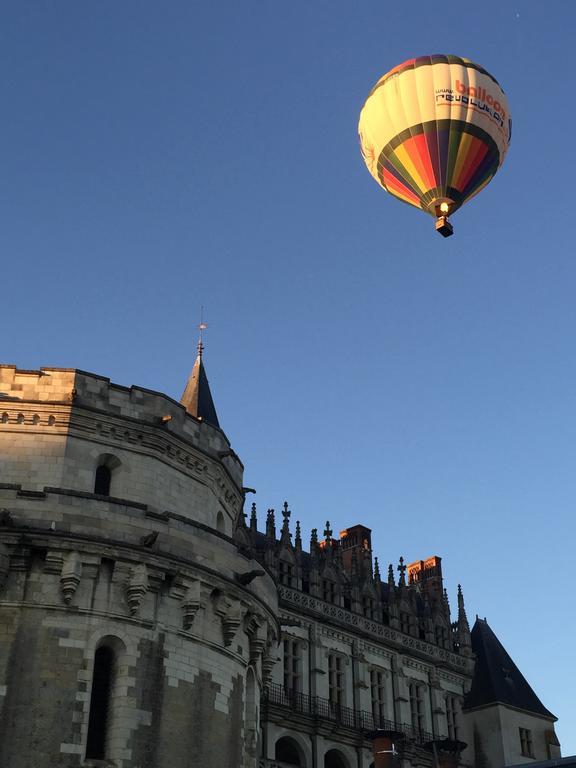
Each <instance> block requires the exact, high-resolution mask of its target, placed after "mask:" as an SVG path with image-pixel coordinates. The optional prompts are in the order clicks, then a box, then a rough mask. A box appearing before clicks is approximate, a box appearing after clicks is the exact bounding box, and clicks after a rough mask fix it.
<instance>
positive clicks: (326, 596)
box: [322, 579, 336, 603]
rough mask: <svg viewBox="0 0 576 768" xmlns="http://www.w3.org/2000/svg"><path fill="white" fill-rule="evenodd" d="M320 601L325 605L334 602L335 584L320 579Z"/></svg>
mask: <svg viewBox="0 0 576 768" xmlns="http://www.w3.org/2000/svg"><path fill="white" fill-rule="evenodd" d="M322 600H325V601H326V602H327V603H335V602H336V584H334V582H333V581H330V579H322Z"/></svg>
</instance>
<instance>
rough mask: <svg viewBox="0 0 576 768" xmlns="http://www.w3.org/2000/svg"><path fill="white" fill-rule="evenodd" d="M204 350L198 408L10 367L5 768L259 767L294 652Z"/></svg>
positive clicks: (4, 562) (2, 518)
mask: <svg viewBox="0 0 576 768" xmlns="http://www.w3.org/2000/svg"><path fill="white" fill-rule="evenodd" d="M201 351H202V350H201V348H200V351H199V356H198V359H197V360H196V364H195V366H194V370H193V372H192V375H191V377H190V380H189V382H188V384H187V387H186V390H185V392H184V395H183V397H182V401H181V403H178V402H176V401H174V400H172V399H170V398H169V397H167V396H165V395H162V394H159V393H157V392H152V391H150V390H146V389H141V388H139V387H130V388H127V387H122V386H117V385H115V384H111V383H110V381H109V380H108V379H106V378H103V377H101V376H96V375H94V374H90V373H85V372H83V371H78V370H70V369H56V368H43V369H41V370H40V371H27V370H17V369H16V368H15V367H14V366H0V765H2V766H10V768H55V766H62V767H63V768H76V767H77V766H89V765H91V766H115V767H116V768H196V767H197V768H211V767H212V766H214V768H216V767H218V768H239V767H241V766H242V767H244V768H248V766H250V768H253V766H255V765H256V764H257V754H258V740H259V725H258V724H259V712H258V706H259V701H260V690H261V688H262V685H263V681H265V679H266V677H267V675H268V674H269V673H270V670H271V667H272V664H273V658H274V648H275V645H276V642H277V638H278V624H277V619H276V614H277V593H276V588H275V585H274V582H273V580H272V578H271V577H270V576H269V574H268V573H267V572H266V571H265V570H264V569H263V567H262V566H261V565H260V564H258V563H257V562H255V561H253V560H251V559H250V556H249V555H247V554H246V551H244V550H242V548H241V547H239V546H238V544H236V543H235V541H234V539H233V533H234V530H235V526H236V525H237V523H238V519H239V516H241V515H242V514H243V503H244V494H243V488H242V472H243V467H242V464H241V462H240V460H239V459H238V457H237V456H236V454H235V453H234V451H233V450H232V449H231V447H230V443H229V441H228V439H227V438H226V436H225V434H224V433H223V432H222V430H221V429H220V427H219V425H218V419H217V416H216V411H215V408H214V404H213V401H212V397H211V394H210V389H209V387H208V381H207V378H206V374H205V371H204V367H203V362H202V354H201Z"/></svg>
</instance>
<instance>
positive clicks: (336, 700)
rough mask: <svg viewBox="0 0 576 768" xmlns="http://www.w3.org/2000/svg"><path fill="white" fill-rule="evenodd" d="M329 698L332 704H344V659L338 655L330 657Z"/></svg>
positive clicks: (333, 654)
mask: <svg viewBox="0 0 576 768" xmlns="http://www.w3.org/2000/svg"><path fill="white" fill-rule="evenodd" d="M328 698H329V699H330V703H331V704H338V705H343V704H344V659H343V658H342V656H338V655H337V654H336V653H330V654H329V655H328Z"/></svg>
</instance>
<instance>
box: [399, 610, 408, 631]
mask: <svg viewBox="0 0 576 768" xmlns="http://www.w3.org/2000/svg"><path fill="white" fill-rule="evenodd" d="M400 631H401V632H404V634H405V635H409V634H410V614H409V613H406V611H400Z"/></svg>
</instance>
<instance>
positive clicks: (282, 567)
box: [278, 560, 294, 587]
mask: <svg viewBox="0 0 576 768" xmlns="http://www.w3.org/2000/svg"><path fill="white" fill-rule="evenodd" d="M278 580H279V581H280V584H283V585H284V586H285V587H292V586H294V566H293V565H292V564H291V563H287V562H286V561H285V560H279V561H278Z"/></svg>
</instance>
